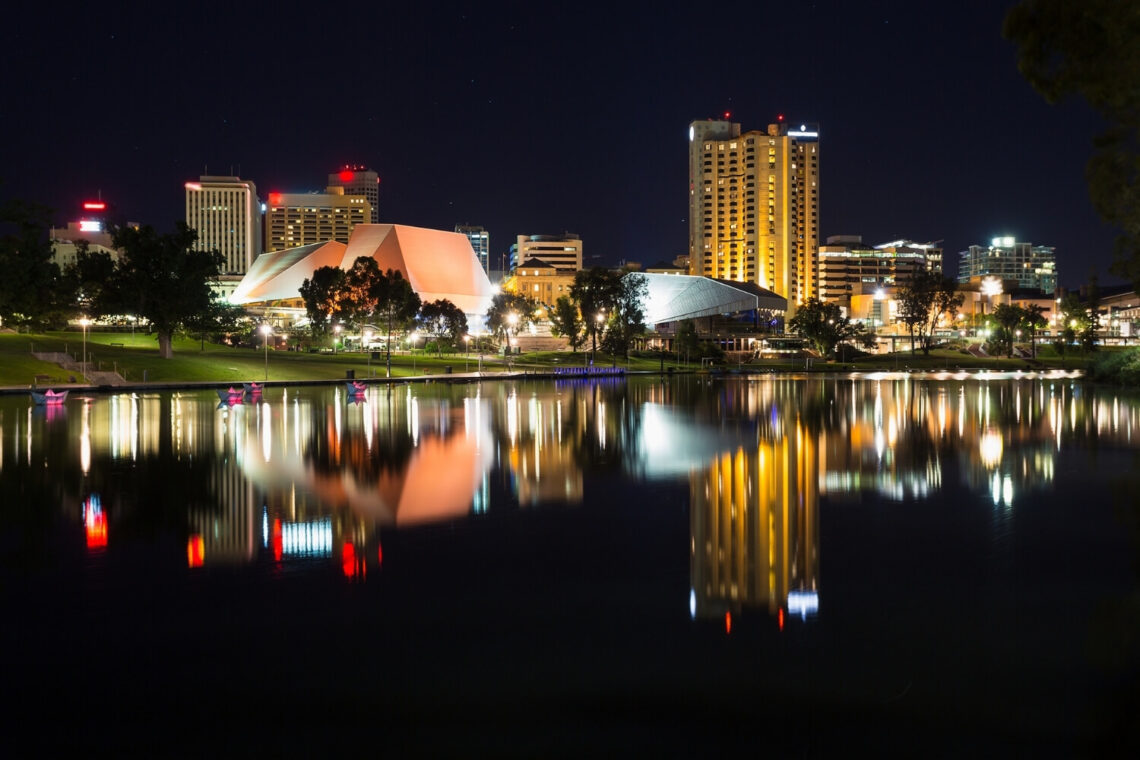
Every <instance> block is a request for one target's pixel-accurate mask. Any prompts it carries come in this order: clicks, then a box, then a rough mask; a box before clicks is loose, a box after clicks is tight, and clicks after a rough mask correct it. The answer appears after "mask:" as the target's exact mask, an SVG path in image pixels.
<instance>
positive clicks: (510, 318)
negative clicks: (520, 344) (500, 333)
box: [507, 311, 519, 368]
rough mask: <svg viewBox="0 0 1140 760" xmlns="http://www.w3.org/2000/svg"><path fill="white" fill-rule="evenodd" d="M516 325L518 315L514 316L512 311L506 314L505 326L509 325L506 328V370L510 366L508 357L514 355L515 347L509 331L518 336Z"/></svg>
mask: <svg viewBox="0 0 1140 760" xmlns="http://www.w3.org/2000/svg"><path fill="white" fill-rule="evenodd" d="M518 323H519V315H518V314H516V313H515V312H513V311H512V312H511V313H509V314H507V324H508V325H509V327H508V328H507V367H508V368H509V367H510V366H511V358H510V357H511V354H513V353H514V345H515V340H514V339H513V338H512V337H511V331H512V330H514V331H515V334H516V335H517V334H518V329H517V327H518Z"/></svg>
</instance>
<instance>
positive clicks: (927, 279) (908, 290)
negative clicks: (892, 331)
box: [898, 271, 965, 355]
mask: <svg viewBox="0 0 1140 760" xmlns="http://www.w3.org/2000/svg"><path fill="white" fill-rule="evenodd" d="M964 300H965V295H963V294H962V293H959V292H958V286H957V284H955V282H954V281H953V280H951V279H949V278H947V277H943V276H942V275H941V274H939V273H938V272H931V271H923V272H920V273H918V274H916V275H915V277H914V278H913V279H912V280H911V281H910V283H909V284H907V285H906V286H904V287H903V288H902V289H900V290H899V296H898V302H899V319H901V320H902V322H903V323H904V324H905V325H906V326H907V330H908V332H909V333H910V350H911V353H914V348H915V338H916V337H917V338H918V342H919V345H921V347H922V353H923V354H925V355H929V354H930V349H931V348H932V347H933V343H934V328H935V327H937V326H938V320H939V319H941V318H942V317H943V315H952V314H954V313H955V312H956V311H957V310H958V309H960V308H961V307H962V302H963V301H964Z"/></svg>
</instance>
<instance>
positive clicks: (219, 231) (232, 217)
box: [186, 176, 261, 275]
mask: <svg viewBox="0 0 1140 760" xmlns="http://www.w3.org/2000/svg"><path fill="white" fill-rule="evenodd" d="M186 224H187V225H189V226H190V227H191V228H192V229H194V230H197V232H198V242H197V243H196V245H195V247H196V248H197V249H198V250H200V251H210V250H217V251H219V252H220V253H221V254H222V255H223V256H224V257H225V263H224V264H222V274H223V275H238V274H245V272H247V271H248V270H249V268H250V266H251V265H252V264H253V260H254V259H256V258H257V257H258V256H260V255H261V208H260V202H259V201H258V199H257V187H256V186H255V185H254V184H253V183H252V182H248V181H246V180H242V179H239V178H238V177H213V176H205V177H201V178H200V179H199V180H198V181H197V182H187V183H186Z"/></svg>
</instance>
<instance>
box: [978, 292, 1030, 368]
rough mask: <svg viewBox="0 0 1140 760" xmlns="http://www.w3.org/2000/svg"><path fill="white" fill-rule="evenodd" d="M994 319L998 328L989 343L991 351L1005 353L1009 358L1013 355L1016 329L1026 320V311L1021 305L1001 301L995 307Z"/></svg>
mask: <svg viewBox="0 0 1140 760" xmlns="http://www.w3.org/2000/svg"><path fill="white" fill-rule="evenodd" d="M994 321H995V322H997V325H998V326H997V328H996V329H995V330H994V332H993V334H992V335H991V336H990V339H989V340H988V341H987V345H988V346H990V347H992V348H987V349H986V350H987V351H990V352H991V353H1004V354H1005V356H1006V358H1007V359H1009V358H1011V357H1012V356H1013V339H1014V331H1015V330H1016V329H1017V328H1018V327H1019V326H1020V325H1021V324H1022V323H1023V322H1024V321H1025V311H1024V310H1023V309H1022V308H1021V307H1020V306H1014V305H1012V304H1008V303H999V304H998V305H997V306H996V307H995V308H994Z"/></svg>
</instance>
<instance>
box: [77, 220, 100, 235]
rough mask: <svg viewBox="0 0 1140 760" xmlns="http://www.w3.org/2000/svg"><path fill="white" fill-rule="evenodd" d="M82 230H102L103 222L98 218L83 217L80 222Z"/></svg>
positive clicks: (80, 229)
mask: <svg viewBox="0 0 1140 760" xmlns="http://www.w3.org/2000/svg"><path fill="white" fill-rule="evenodd" d="M79 231H80V232H102V231H103V223H102V222H100V221H98V220H96V219H81V220H80V222H79Z"/></svg>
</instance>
